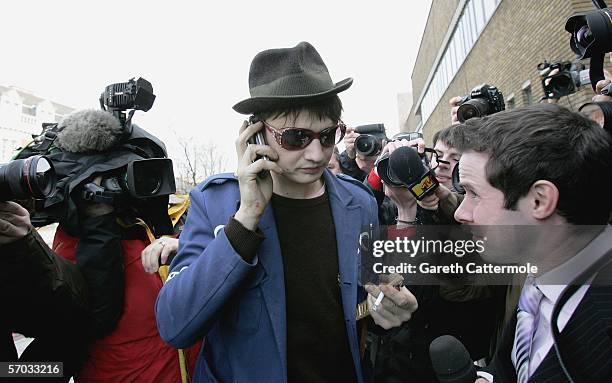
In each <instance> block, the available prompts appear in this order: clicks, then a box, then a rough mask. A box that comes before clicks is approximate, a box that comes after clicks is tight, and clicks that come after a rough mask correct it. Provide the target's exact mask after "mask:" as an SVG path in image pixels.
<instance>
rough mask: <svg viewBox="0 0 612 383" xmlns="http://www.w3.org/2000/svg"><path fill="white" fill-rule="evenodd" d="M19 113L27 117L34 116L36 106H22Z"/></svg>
mask: <svg viewBox="0 0 612 383" xmlns="http://www.w3.org/2000/svg"><path fill="white" fill-rule="evenodd" d="M21 113H23V114H27V115H28V116H36V105H31V106H30V105H25V104H24V105H23V106H22V107H21Z"/></svg>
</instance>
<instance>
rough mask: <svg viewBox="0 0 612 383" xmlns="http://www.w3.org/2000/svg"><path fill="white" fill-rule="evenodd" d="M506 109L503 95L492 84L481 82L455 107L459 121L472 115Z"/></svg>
mask: <svg viewBox="0 0 612 383" xmlns="http://www.w3.org/2000/svg"><path fill="white" fill-rule="evenodd" d="M504 109H506V105H505V104H504V95H503V94H502V92H501V91H500V90H499V89H497V88H496V87H494V86H491V85H487V84H481V85H478V86H477V87H475V88H474V89H472V91H471V92H470V93H469V94H467V95H465V96H463V97H462V98H461V101H460V102H459V109H457V118H458V119H459V122H462V123H463V122H465V121H467V120H469V119H470V118H473V117H484V116H488V115H490V114H493V113H497V112H501V111H502V110H504Z"/></svg>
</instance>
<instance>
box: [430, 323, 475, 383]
mask: <svg viewBox="0 0 612 383" xmlns="http://www.w3.org/2000/svg"><path fill="white" fill-rule="evenodd" d="M429 357H430V358H431V364H432V365H433V369H434V371H435V373H436V377H437V378H438V381H439V382H440V383H474V381H475V380H476V378H477V376H476V367H475V366H474V363H473V362H472V357H471V356H470V353H469V352H468V350H466V349H465V346H464V345H463V344H462V343H461V342H460V341H459V340H457V338H455V337H454V336H451V335H442V336H440V337H437V338H436V339H434V340H433V341H432V342H431V344H430V345H429Z"/></svg>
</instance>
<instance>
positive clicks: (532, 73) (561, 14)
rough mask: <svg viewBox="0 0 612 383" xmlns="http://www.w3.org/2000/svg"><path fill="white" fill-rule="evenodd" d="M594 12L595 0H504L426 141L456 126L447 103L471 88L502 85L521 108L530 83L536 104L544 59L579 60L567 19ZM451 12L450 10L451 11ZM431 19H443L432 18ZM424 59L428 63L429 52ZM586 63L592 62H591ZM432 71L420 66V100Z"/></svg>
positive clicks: (579, 99)
mask: <svg viewBox="0 0 612 383" xmlns="http://www.w3.org/2000/svg"><path fill="white" fill-rule="evenodd" d="M442 3H448V1H446V0H434V2H433V5H432V10H434V9H437V8H439V4H442ZM591 9H593V7H592V3H591V1H590V0H585V1H579V0H547V1H535V0H503V1H502V2H501V3H500V5H499V7H498V8H497V10H496V12H495V14H494V15H493V17H492V18H491V20H490V21H489V24H488V25H487V27H486V28H485V30H484V31H483V32H482V34H481V35H480V37H479V39H478V41H477V42H476V44H475V45H474V47H473V48H472V50H471V52H470V53H469V55H468V56H467V58H466V60H465V61H464V63H463V65H462V66H461V68H460V69H459V71H458V72H457V74H456V75H455V78H454V79H453V81H452V82H451V83H450V84H449V87H448V88H447V90H446V93H445V94H444V95H443V96H442V99H441V100H440V102H439V103H438V105H437V106H436V108H435V109H434V111H433V113H432V115H431V116H430V117H429V120H428V121H427V123H426V124H425V126H424V129H423V134H424V136H425V139H426V141H427V142H428V143H430V142H431V138H432V136H433V134H434V133H435V132H436V131H438V130H440V129H442V128H444V127H446V126H448V125H449V124H450V107H449V106H448V103H447V100H448V99H450V98H451V97H453V96H456V95H464V94H467V93H468V92H469V91H470V89H472V88H473V87H474V86H476V85H478V84H481V83H483V82H486V83H488V84H491V85H495V86H497V87H498V88H499V89H500V90H501V91H502V92H503V94H504V97H505V98H506V99H507V97H508V96H510V95H511V94H512V93H514V100H515V106H516V107H519V106H522V105H524V103H525V102H524V98H523V91H522V89H521V86H522V85H523V84H524V83H525V82H526V81H530V82H531V91H532V95H533V100H534V102H537V101H538V100H539V99H540V98H541V97H542V96H543V91H542V86H541V80H540V77H539V74H538V71H537V69H536V66H537V64H538V63H540V62H542V61H544V59H548V60H549V61H550V60H573V59H574V58H575V54H574V53H573V52H572V51H571V49H570V47H569V37H570V35H569V33H567V32H566V31H565V29H564V26H565V21H566V19H567V18H568V17H569V16H571V15H572V14H574V13H576V12H579V11H588V10H591ZM448 12H449V11H448V10H447V12H446V13H448ZM429 19H430V20H431V19H437V18H432V15H430V17H429ZM437 27H438V28H439V30H438V32H437V34H442V32H441V30H444V31H446V29H447V27H448V25H446V27H444V26H442V25H437ZM427 28H429V29H430V34H429V35H427V34H426V35H425V36H424V39H427V38H428V37H429V36H431V35H435V34H436V32H435V31H434V30H432V28H433V25H432V26H430V25H428V26H427ZM427 28H426V30H427ZM434 40H436V39H431V41H426V42H424V43H422V46H423V47H428V48H427V49H428V50H433V48H432V46H433V44H434ZM438 48H439V43H438ZM421 50H423V48H422V49H421ZM423 51H424V50H423ZM419 55H421V53H419ZM434 56H435V55H434ZM422 60H425V51H424V52H423V59H422ZM606 61H607V60H606ZM418 63H419V61H418V60H417V64H418ZM584 63H585V64H588V60H585V62H584ZM606 66H607V67H610V64H609V63H608V62H607V63H606ZM430 68H431V66H430V65H429V66H427V68H425V67H420V68H419V70H418V71H417V68H416V67H415V71H414V74H413V78H412V80H413V89H414V93H413V94H414V97H415V100H414V101H415V102H416V101H417V98H418V96H419V94H420V91H417V89H422V87H423V82H424V81H425V79H426V77H427V75H428V73H429V70H430ZM426 72H427V73H426ZM591 96H592V91H591V89H590V87H585V88H583V89H582V90H581V91H580V92H578V93H575V94H573V95H571V96H569V100H568V98H567V97H563V98H562V100H561V102H560V104H561V105H564V106H570V105H571V106H573V108H574V109H575V110H577V108H578V106H579V105H581V104H582V103H584V102H586V101H587V100H589V99H590V98H591ZM416 108H418V105H414V106H413V110H412V111H411V115H410V117H409V118H408V128H407V130H409V131H411V130H414V129H415V128H416V120H417V119H416V118H415V116H414V112H415V110H414V109H416Z"/></svg>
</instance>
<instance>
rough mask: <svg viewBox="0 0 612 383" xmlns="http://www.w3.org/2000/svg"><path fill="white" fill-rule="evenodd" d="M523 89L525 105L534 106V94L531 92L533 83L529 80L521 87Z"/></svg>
mask: <svg viewBox="0 0 612 383" xmlns="http://www.w3.org/2000/svg"><path fill="white" fill-rule="evenodd" d="M521 89H523V104H524V105H531V104H533V93H532V92H531V81H529V80H527V81H525V82H524V83H523V85H522V86H521Z"/></svg>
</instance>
